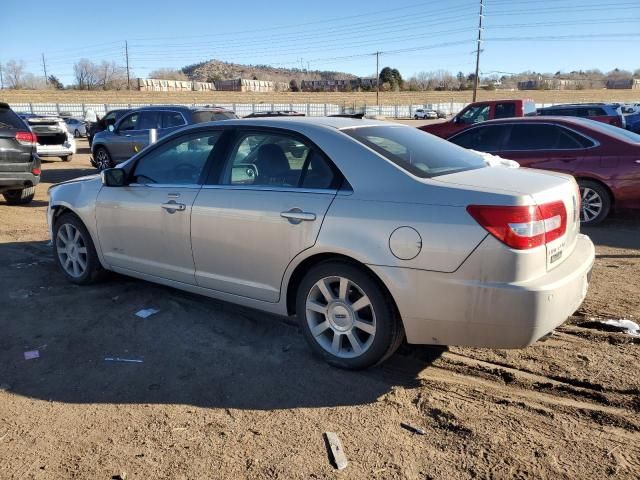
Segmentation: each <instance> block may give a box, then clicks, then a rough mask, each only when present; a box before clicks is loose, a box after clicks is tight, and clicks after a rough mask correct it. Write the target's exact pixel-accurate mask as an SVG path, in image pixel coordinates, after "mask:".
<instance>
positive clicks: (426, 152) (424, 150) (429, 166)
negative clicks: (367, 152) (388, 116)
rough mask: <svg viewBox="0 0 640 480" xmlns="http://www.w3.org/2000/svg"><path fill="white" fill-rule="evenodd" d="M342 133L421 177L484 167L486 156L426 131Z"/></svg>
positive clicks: (374, 129) (359, 129)
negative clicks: (484, 157)
mask: <svg viewBox="0 0 640 480" xmlns="http://www.w3.org/2000/svg"><path fill="white" fill-rule="evenodd" d="M342 132H344V133H346V134H347V135H349V136H351V137H352V138H354V139H356V140H357V141H358V142H360V143H362V144H363V145H365V146H367V147H369V148H371V149H372V150H374V151H375V152H377V153H378V154H380V155H382V156H383V157H385V158H386V159H387V160H389V161H391V162H393V163H395V164H396V165H398V166H399V167H400V168H402V169H403V170H406V171H407V172H409V173H411V174H413V175H415V176H417V177H421V178H430V177H436V176H438V175H446V174H449V173H455V172H461V171H465V170H472V169H476V168H482V167H484V166H485V163H484V160H482V157H480V156H478V155H476V154H474V153H472V152H469V151H467V150H465V149H463V148H460V147H458V146H457V145H454V144H452V143H450V142H447V141H446V140H442V139H441V138H437V137H435V136H433V135H430V134H428V133H426V132H423V131H422V130H418V129H417V128H411V127H403V126H391V125H389V126H387V125H385V126H372V127H356V128H347V129H344V130H342Z"/></svg>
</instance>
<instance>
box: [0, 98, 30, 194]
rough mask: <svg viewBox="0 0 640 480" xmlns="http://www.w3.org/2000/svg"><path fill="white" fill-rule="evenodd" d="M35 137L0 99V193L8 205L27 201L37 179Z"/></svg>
mask: <svg viewBox="0 0 640 480" xmlns="http://www.w3.org/2000/svg"><path fill="white" fill-rule="evenodd" d="M36 144H37V138H36V135H35V134H34V133H33V132H32V131H31V130H30V129H29V127H28V126H27V124H26V123H25V122H24V120H22V118H20V117H19V116H18V115H16V113H15V112H14V111H13V110H11V108H10V107H9V105H8V104H6V103H2V102H0V193H2V195H3V196H4V198H5V200H6V201H7V203H9V204H11V205H17V204H24V203H29V202H30V201H31V200H33V196H34V195H35V193H36V185H37V184H38V183H39V182H40V158H39V157H38V155H37V153H36Z"/></svg>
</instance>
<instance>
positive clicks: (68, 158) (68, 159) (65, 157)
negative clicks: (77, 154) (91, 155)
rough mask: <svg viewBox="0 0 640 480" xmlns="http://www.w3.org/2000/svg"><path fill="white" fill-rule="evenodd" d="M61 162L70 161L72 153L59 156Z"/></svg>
mask: <svg viewBox="0 0 640 480" xmlns="http://www.w3.org/2000/svg"><path fill="white" fill-rule="evenodd" d="M60 158H61V159H62V161H63V162H70V161H71V159H72V158H73V155H65V156H64V157H60Z"/></svg>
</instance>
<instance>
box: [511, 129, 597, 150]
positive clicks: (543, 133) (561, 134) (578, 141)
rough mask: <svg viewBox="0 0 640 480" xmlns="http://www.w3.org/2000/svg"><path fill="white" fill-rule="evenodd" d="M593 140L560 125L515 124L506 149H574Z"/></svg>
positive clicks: (590, 145) (589, 144)
mask: <svg viewBox="0 0 640 480" xmlns="http://www.w3.org/2000/svg"><path fill="white" fill-rule="evenodd" d="M592 146H593V142H592V141H591V140H589V139H588V138H585V137H583V136H582V135H580V134H578V133H576V132H573V131H571V130H568V129H566V128H563V127H561V126H559V125H544V124H543V125H532V124H529V125H513V126H512V127H511V134H510V135H509V138H508V139H507V141H506V142H505V148H504V150H573V149H582V148H588V147H592Z"/></svg>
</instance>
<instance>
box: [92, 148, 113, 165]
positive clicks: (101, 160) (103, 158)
mask: <svg viewBox="0 0 640 480" xmlns="http://www.w3.org/2000/svg"><path fill="white" fill-rule="evenodd" d="M94 157H95V158H94V159H95V163H96V168H97V169H98V170H105V169H107V168H113V166H114V165H113V161H112V160H111V155H109V152H108V150H107V149H106V148H104V147H97V148H96V151H95V155H94Z"/></svg>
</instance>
